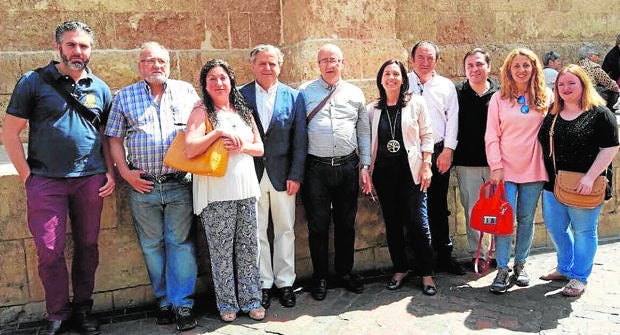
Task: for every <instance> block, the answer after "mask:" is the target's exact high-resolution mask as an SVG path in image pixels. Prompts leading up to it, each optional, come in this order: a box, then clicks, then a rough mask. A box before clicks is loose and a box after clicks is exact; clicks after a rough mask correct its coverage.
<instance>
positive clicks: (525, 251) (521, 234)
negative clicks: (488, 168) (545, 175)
mask: <svg viewBox="0 0 620 335" xmlns="http://www.w3.org/2000/svg"><path fill="white" fill-rule="evenodd" d="M544 184H545V183H544V182H542V181H539V182H533V183H521V184H517V183H513V182H509V181H507V182H506V196H507V198H508V202H509V203H510V206H512V210H513V212H514V213H515V216H516V219H517V241H516V243H515V263H525V260H526V259H527V256H529V254H530V247H531V246H532V240H533V239H534V215H535V214H536V205H537V204H538V198H539V197H540V192H541V191H542V188H543V185H544ZM511 243H512V235H495V258H496V259H497V267H498V268H500V269H504V270H506V269H508V261H509V260H510V246H511Z"/></svg>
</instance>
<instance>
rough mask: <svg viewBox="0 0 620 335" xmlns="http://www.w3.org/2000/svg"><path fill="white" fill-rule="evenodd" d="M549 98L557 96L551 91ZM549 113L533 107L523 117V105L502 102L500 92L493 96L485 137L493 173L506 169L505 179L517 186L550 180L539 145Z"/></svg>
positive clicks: (503, 100) (488, 159) (488, 158)
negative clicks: (518, 184) (544, 121)
mask: <svg viewBox="0 0 620 335" xmlns="http://www.w3.org/2000/svg"><path fill="white" fill-rule="evenodd" d="M547 96H553V95H552V94H551V92H548V95H547ZM546 114H547V111H545V113H540V112H538V111H536V110H534V109H533V108H532V106H530V111H529V112H528V113H527V114H523V113H521V105H520V104H519V103H517V102H516V101H515V102H514V104H513V103H512V102H510V101H509V100H505V99H502V98H501V95H500V92H496V93H495V94H493V96H492V97H491V101H489V112H488V118H487V130H486V133H485V134H484V140H485V143H486V153H487V161H488V163H489V167H490V168H491V171H493V170H497V169H502V168H503V169H504V180H506V181H510V182H513V183H529V182H536V181H547V180H548V176H547V171H546V170H545V164H544V161H543V153H542V148H541V146H540V142H538V130H539V129H540V126H541V124H542V122H543V119H544V118H545V115H546Z"/></svg>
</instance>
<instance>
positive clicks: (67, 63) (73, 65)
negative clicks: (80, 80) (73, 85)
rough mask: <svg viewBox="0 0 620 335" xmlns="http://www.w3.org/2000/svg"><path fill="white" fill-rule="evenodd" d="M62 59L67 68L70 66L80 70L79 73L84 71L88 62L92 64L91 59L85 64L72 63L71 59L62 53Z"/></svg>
mask: <svg viewBox="0 0 620 335" xmlns="http://www.w3.org/2000/svg"><path fill="white" fill-rule="evenodd" d="M60 58H61V59H62V62H63V64H65V65H66V66H68V67H69V68H71V69H73V70H78V71H81V70H84V69H85V68H86V66H87V65H88V62H90V59H89V58H87V59H86V60H85V61H84V62H70V61H69V58H68V57H67V56H65V55H63V54H62V53H60Z"/></svg>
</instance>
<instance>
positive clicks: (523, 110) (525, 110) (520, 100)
mask: <svg viewBox="0 0 620 335" xmlns="http://www.w3.org/2000/svg"><path fill="white" fill-rule="evenodd" d="M517 102H518V103H519V104H521V113H523V114H527V113H528V112H529V111H530V106H528V105H526V104H525V96H524V95H521V96H519V97H518V98H517Z"/></svg>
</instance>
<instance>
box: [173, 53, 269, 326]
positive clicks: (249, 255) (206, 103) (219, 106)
mask: <svg viewBox="0 0 620 335" xmlns="http://www.w3.org/2000/svg"><path fill="white" fill-rule="evenodd" d="M200 87H201V90H202V94H203V101H202V103H200V104H198V105H197V106H196V107H195V108H194V110H193V111H192V113H191V115H190V117H189V120H188V121H187V133H186V146H185V154H186V156H187V157H188V158H192V157H196V156H198V155H200V154H202V153H204V152H205V151H206V150H207V149H208V148H209V147H210V146H211V145H212V144H213V143H214V142H215V141H216V140H217V139H219V138H223V140H224V141H223V142H224V146H225V147H226V150H228V152H229V156H228V166H227V169H226V174H225V175H224V176H222V177H211V176H200V175H194V192H193V194H194V213H195V214H197V215H200V219H201V221H202V224H203V226H204V229H205V234H206V237H207V244H208V246H209V254H210V257H211V269H212V273H213V285H214V287H215V298H216V303H217V309H218V310H219V312H220V318H221V319H222V321H224V322H231V321H233V320H235V319H236V317H237V312H238V311H239V310H241V311H243V312H244V313H247V314H248V316H249V317H250V318H252V319H254V320H262V319H263V318H264V317H265V308H263V307H262V306H261V284H260V277H259V273H258V233H257V226H258V222H257V219H256V203H257V200H258V197H259V196H260V187H259V185H258V178H257V177H256V172H255V169H254V159H253V157H258V156H262V155H263V142H262V141H261V138H260V133H259V131H258V128H257V127H256V123H255V122H254V119H253V117H252V110H251V109H250V107H249V106H247V105H246V102H245V99H244V98H243V96H242V95H241V93H240V92H239V91H238V90H237V87H236V78H235V72H234V71H233V69H232V68H231V67H230V65H228V63H226V62H225V61H223V60H221V59H212V60H210V61H208V62H207V63H206V64H205V65H204V66H203V67H202V70H201V71H200ZM207 118H208V119H209V121H210V122H211V124H212V125H213V128H214V129H213V131H210V132H209V133H205V132H206V125H205V121H206V120H207Z"/></svg>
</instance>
